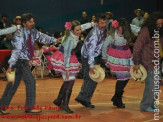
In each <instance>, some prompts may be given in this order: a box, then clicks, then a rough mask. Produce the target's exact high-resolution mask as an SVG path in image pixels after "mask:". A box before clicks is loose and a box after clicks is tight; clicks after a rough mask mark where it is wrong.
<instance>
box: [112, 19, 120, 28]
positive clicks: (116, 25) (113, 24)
mask: <svg viewBox="0 0 163 122" xmlns="http://www.w3.org/2000/svg"><path fill="white" fill-rule="evenodd" d="M118 26H119V22H118V21H117V20H114V21H113V22H112V27H114V28H118Z"/></svg>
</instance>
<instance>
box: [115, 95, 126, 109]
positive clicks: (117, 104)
mask: <svg viewBox="0 0 163 122" xmlns="http://www.w3.org/2000/svg"><path fill="white" fill-rule="evenodd" d="M122 94H123V93H119V94H117V101H116V106H117V108H125V104H123V102H122Z"/></svg>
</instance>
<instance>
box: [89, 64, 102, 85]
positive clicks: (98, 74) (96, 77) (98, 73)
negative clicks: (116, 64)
mask: <svg viewBox="0 0 163 122" xmlns="http://www.w3.org/2000/svg"><path fill="white" fill-rule="evenodd" d="M94 68H95V69H94V72H95V74H91V73H90V72H89V76H90V78H91V79H92V80H93V81H96V82H101V81H103V80H104V78H105V72H104V70H103V68H101V66H100V65H95V67H94Z"/></svg>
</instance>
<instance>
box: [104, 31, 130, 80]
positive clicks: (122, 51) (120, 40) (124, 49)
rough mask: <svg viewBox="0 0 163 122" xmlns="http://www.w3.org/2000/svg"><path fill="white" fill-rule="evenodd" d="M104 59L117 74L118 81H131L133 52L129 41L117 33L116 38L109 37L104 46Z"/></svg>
mask: <svg viewBox="0 0 163 122" xmlns="http://www.w3.org/2000/svg"><path fill="white" fill-rule="evenodd" d="M102 56H103V59H106V60H107V63H106V65H107V66H108V67H110V70H111V71H112V72H113V73H115V74H116V77H117V80H122V81H124V80H127V79H130V77H131V76H130V72H129V71H130V67H131V66H132V65H133V61H132V58H131V57H132V56H131V51H130V49H129V47H128V44H127V40H126V39H124V37H123V36H122V35H119V34H118V32H117V31H115V37H114V38H112V37H111V36H108V37H107V38H106V41H105V43H104V46H103V52H102Z"/></svg>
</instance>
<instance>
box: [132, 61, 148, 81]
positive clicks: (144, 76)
mask: <svg viewBox="0 0 163 122" xmlns="http://www.w3.org/2000/svg"><path fill="white" fill-rule="evenodd" d="M139 66H140V70H141V72H142V73H143V75H142V77H140V78H138V79H137V78H135V75H134V74H135V73H136V72H134V71H133V67H134V66H131V68H130V74H131V77H132V78H133V79H134V80H136V81H144V80H145V79H146V77H147V71H146V69H145V68H144V66H143V65H141V64H140V65H139Z"/></svg>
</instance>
